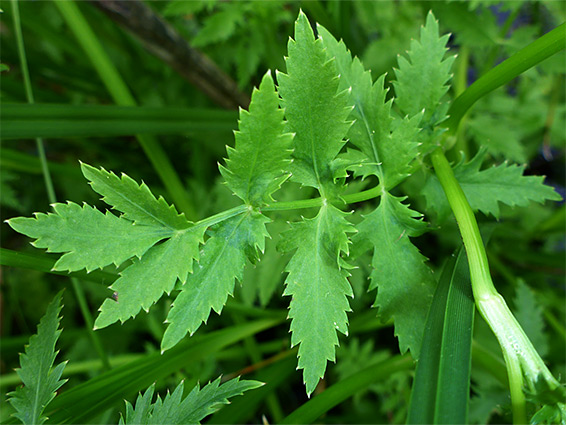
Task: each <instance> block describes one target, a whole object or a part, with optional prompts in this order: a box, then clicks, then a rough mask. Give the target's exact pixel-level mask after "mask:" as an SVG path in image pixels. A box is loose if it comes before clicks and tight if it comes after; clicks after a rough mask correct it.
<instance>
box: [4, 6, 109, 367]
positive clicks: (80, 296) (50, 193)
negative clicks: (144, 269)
mask: <svg viewBox="0 0 566 425" xmlns="http://www.w3.org/2000/svg"><path fill="white" fill-rule="evenodd" d="M12 11H13V19H14V29H15V32H16V39H17V45H18V53H19V56H20V63H21V68H22V75H23V78H24V86H25V90H26V97H27V101H28V103H30V104H33V102H34V96H33V89H32V86H31V81H30V78H29V69H28V65H27V59H26V52H25V47H24V39H23V35H22V28H21V22H20V11H19V7H18V0H12ZM36 143H37V150H38V153H39V159H40V162H41V170H42V173H43V180H44V181H45V187H46V190H47V197H48V199H49V202H50V203H51V204H54V203H56V202H57V197H56V195H55V189H54V187H53V181H52V179H51V173H50V172H49V167H48V165H47V158H46V156H45V149H44V146H43V140H42V139H40V138H38V139H36ZM71 282H72V285H73V289H74V291H75V296H76V297H77V300H78V302H79V306H80V310H81V313H82V315H83V318H84V320H85V322H86V326H87V331H88V332H89V336H90V339H91V341H92V343H93V345H94V347H95V349H96V351H97V353H98V355H99V357H100V360H101V361H102V365H103V366H104V367H105V368H107V369H109V368H110V363H109V362H108V356H107V355H106V352H105V351H104V349H103V347H102V343H101V342H100V339H99V338H98V335H95V334H94V331H93V320H92V315H91V314H90V310H89V309H88V306H87V303H86V298H85V296H84V291H83V289H82V287H81V286H80V285H79V283H78V280H77V279H76V278H73V277H71Z"/></svg>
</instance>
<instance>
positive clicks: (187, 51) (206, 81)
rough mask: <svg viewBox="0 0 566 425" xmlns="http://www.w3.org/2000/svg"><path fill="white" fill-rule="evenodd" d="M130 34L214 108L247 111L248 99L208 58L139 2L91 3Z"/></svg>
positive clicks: (110, 0)
mask: <svg viewBox="0 0 566 425" xmlns="http://www.w3.org/2000/svg"><path fill="white" fill-rule="evenodd" d="M91 2H92V3H93V4H94V5H96V6H97V7H98V8H99V9H101V10H102V11H103V12H104V13H105V14H106V15H108V16H109V17H110V18H111V19H112V20H114V21H115V22H117V23H118V24H119V25H121V26H122V27H124V28H126V29H127V30H129V31H130V32H131V33H133V34H134V35H135V36H136V37H137V38H138V39H140V40H141V41H142V42H143V44H144V46H145V48H146V49H147V50H148V51H149V52H151V53H152V54H153V55H155V56H157V57H158V58H160V59H161V60H163V61H164V62H166V63H167V64H168V65H169V66H171V68H173V69H174V70H175V71H177V72H178V73H179V74H180V75H181V76H182V77H183V78H185V79H187V80H188V81H190V82H191V83H193V84H194V85H195V86H196V87H197V88H198V89H199V90H201V91H202V92H203V93H205V94H206V95H207V96H209V97H210V98H211V99H212V100H213V101H214V102H216V103H217V104H218V105H220V106H222V107H224V108H228V109H237V108H238V106H241V107H243V108H247V106H248V105H249V102H250V99H249V97H248V96H247V95H246V94H244V93H242V92H241V91H240V90H239V89H238V86H237V84H236V82H235V81H234V80H232V78H230V77H229V76H228V75H226V73H224V71H222V70H221V69H220V68H219V67H218V66H217V65H216V64H215V63H214V62H213V61H212V60H211V59H210V58H208V57H207V56H206V55H204V54H203V53H202V52H200V51H199V50H197V49H195V48H193V47H191V46H190V44H189V43H188V42H187V40H185V39H184V38H183V37H182V36H181V35H180V34H179V33H178V32H177V30H176V29H175V28H173V26H172V25H171V24H169V23H168V22H167V21H166V20H164V19H163V18H162V17H161V16H159V15H157V14H156V13H155V11H153V10H152V9H151V8H150V7H149V6H148V5H147V4H145V3H143V2H142V1H140V0H91Z"/></svg>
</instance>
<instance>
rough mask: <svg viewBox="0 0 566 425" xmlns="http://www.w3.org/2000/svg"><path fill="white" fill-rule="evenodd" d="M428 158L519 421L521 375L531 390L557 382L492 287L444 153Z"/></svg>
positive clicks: (471, 220) (474, 228)
mask: <svg viewBox="0 0 566 425" xmlns="http://www.w3.org/2000/svg"><path fill="white" fill-rule="evenodd" d="M431 159H432V163H433V166H434V170H435V172H436V175H437V177H438V179H439V181H440V183H441V185H442V188H443V189H444V192H445V193H446V197H447V198H448V202H449V204H450V207H451V208H452V212H453V213H454V216H455V217H456V221H457V223H458V227H459V229H460V234H461V235H462V239H463V242H464V246H465V248H466V253H467V255H468V264H469V267H470V277H471V281H472V291H473V293H474V300H475V303H476V306H477V308H478V310H479V312H480V314H481V315H482V317H483V318H484V319H485V321H486V322H487V324H488V325H489V326H490V328H491V330H492V331H493V333H494V334H495V336H496V338H497V340H498V341H499V345H500V346H501V350H502V351H503V355H504V357H505V363H506V367H507V373H508V376H509V385H510V390H511V402H512V405H513V412H514V413H515V414H516V415H518V416H517V417H516V418H515V419H514V421H515V422H516V423H517V422H518V421H523V420H524V404H525V398H524V395H523V392H522V391H523V374H524V375H525V377H526V378H527V385H528V387H529V390H531V391H533V392H535V391H536V390H535V383H536V382H538V381H541V380H542V381H546V384H547V385H549V387H550V388H551V389H552V390H555V389H559V388H560V383H559V382H558V381H556V379H555V378H554V377H553V376H552V374H551V373H550V371H549V370H548V369H547V368H546V365H545V364H544V362H543V361H542V359H541V358H540V356H539V355H538V353H537V352H536V350H535V348H534V347H533V345H532V343H531V342H530V340H529V339H528V337H527V336H526V334H525V332H524V331H523V329H522V328H521V326H520V325H519V323H518V322H517V319H515V317H514V316H513V314H512V313H511V310H510V309H509V307H508V306H507V304H506V303H505V300H504V299H503V297H502V296H501V295H500V294H499V293H498V292H497V290H496V289H495V286H494V285H493V282H492V280H491V275H490V272H489V264H488V260H487V255H486V251H485V248H484V246H483V242H482V239H481V236H480V232H479V228H478V224H477V221H476V219H475V216H474V213H473V211H472V209H471V207H470V205H469V203H468V201H467V199H466V196H465V194H464V192H463V190H462V188H461V187H460V184H459V183H458V181H457V180H456V178H455V177H454V173H453V171H452V168H451V167H450V164H449V163H448V160H447V159H446V157H445V156H444V153H443V152H442V150H441V149H437V150H435V151H434V152H433V153H432V155H431Z"/></svg>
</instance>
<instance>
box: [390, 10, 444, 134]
mask: <svg viewBox="0 0 566 425" xmlns="http://www.w3.org/2000/svg"><path fill="white" fill-rule="evenodd" d="M448 38H449V36H448V35H444V36H442V37H440V36H439V33H438V21H436V20H435V18H434V15H433V14H432V12H429V13H428V15H427V17H426V24H425V26H424V27H423V28H421V37H420V41H417V40H413V41H412V42H411V49H410V50H409V52H408V55H409V60H407V59H405V58H404V57H402V56H399V69H396V70H395V75H396V76H397V81H395V82H393V84H394V86H395V94H396V100H395V102H396V104H397V105H398V106H399V108H400V109H401V111H402V112H403V113H405V114H408V115H410V116H413V115H415V114H417V113H419V112H421V111H422V110H423V109H424V111H425V112H424V117H423V120H424V122H425V123H428V122H429V121H430V120H431V119H432V118H433V114H435V115H436V116H434V119H433V121H434V122H433V124H434V123H435V122H439V121H442V120H443V119H444V118H445V117H446V115H445V114H442V115H440V116H438V111H436V110H437V108H438V105H439V103H440V99H441V98H442V96H444V94H445V93H446V92H447V91H448V85H447V84H446V83H447V82H448V80H450V78H451V74H450V68H451V67H452V63H453V62H454V59H455V56H450V57H448V58H446V59H443V58H444V55H445V53H446V51H447V48H446V43H447V42H448ZM435 111H436V112H435Z"/></svg>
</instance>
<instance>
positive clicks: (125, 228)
mask: <svg viewBox="0 0 566 425" xmlns="http://www.w3.org/2000/svg"><path fill="white" fill-rule="evenodd" d="M53 210H54V211H55V214H53V213H49V214H43V213H36V214H35V218H27V217H17V218H12V219H10V220H8V224H9V225H10V226H11V227H12V228H13V229H14V230H15V231H17V232H19V233H22V234H24V235H26V236H29V237H31V238H34V239H36V241H35V242H33V245H34V246H35V247H36V248H47V251H48V252H65V253H66V254H65V255H63V256H62V257H61V258H60V259H59V260H58V261H57V262H56V263H55V266H54V267H53V268H54V270H68V271H77V270H81V269H83V268H86V270H87V271H92V270H95V269H98V268H102V267H105V266H107V265H109V264H115V265H116V266H118V265H120V264H122V263H123V262H124V261H126V260H127V259H128V258H131V257H133V256H136V257H141V256H142V255H143V254H144V253H145V252H146V251H147V250H148V249H149V248H151V247H152V246H153V245H154V244H156V243H157V242H158V241H160V240H162V239H165V238H167V237H169V236H171V231H170V230H169V229H166V228H163V227H157V226H145V225H135V224H134V223H132V222H131V221H128V220H124V219H121V218H118V217H116V216H115V215H113V214H111V213H110V212H106V214H103V213H102V212H100V211H98V210H97V209H96V208H94V207H91V206H90V205H87V204H84V205H83V206H82V207H81V206H80V205H77V204H74V203H72V202H68V203H67V204H54V205H53Z"/></svg>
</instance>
